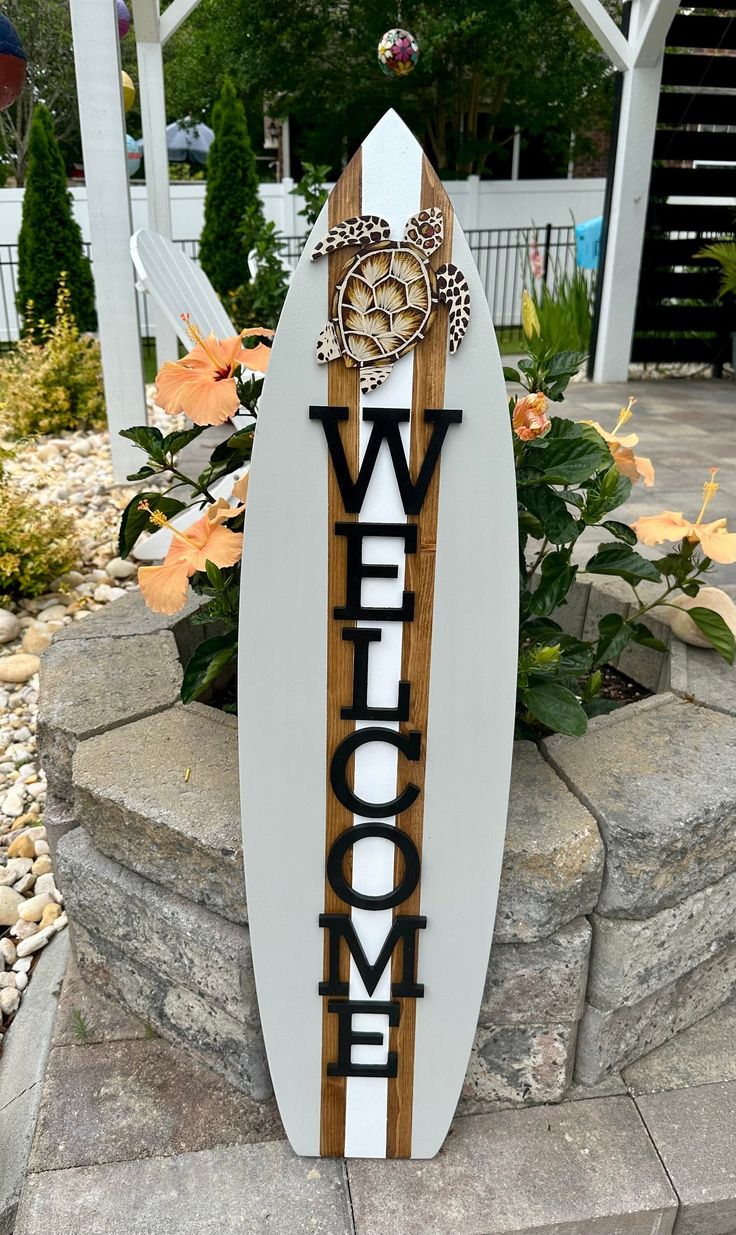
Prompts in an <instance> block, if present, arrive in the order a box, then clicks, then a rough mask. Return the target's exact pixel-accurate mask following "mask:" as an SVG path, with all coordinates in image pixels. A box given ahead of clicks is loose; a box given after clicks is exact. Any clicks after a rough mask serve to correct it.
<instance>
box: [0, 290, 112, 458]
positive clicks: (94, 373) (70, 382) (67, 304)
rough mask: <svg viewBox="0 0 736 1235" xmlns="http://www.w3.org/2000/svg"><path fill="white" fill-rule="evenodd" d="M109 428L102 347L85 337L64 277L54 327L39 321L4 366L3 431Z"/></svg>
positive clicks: (0, 385)
mask: <svg viewBox="0 0 736 1235" xmlns="http://www.w3.org/2000/svg"><path fill="white" fill-rule="evenodd" d="M104 423H105V398H104V392H103V387H102V364H101V360H100V345H99V343H98V342H97V341H96V340H95V339H91V338H89V337H87V336H83V335H80V333H79V328H78V326H77V323H76V321H75V319H74V317H73V316H72V312H71V292H70V289H69V286H68V283H67V279H66V276H65V275H64V274H63V273H62V274H61V275H60V282H59V288H58V292H57V297H56V306H55V312H54V316H53V320H52V322H51V323H49V322H47V321H44V320H43V319H41V320H39V321H38V322H36V324H35V329H34V332H33V334H30V333H29V334H28V335H26V336H25V338H23V339H21V340H20V342H19V344H18V346H17V348H15V350H14V351H12V352H10V353H9V355H8V357H7V358H6V359H4V360H2V361H0V429H1V430H2V432H3V433H4V434H5V435H6V436H7V437H11V438H19V437H30V436H33V435H35V434H39V433H59V432H61V431H62V430H64V429H85V428H92V427H101V426H103V425H104Z"/></svg>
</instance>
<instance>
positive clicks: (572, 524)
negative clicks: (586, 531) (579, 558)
mask: <svg viewBox="0 0 736 1235" xmlns="http://www.w3.org/2000/svg"><path fill="white" fill-rule="evenodd" d="M584 526H585V525H584V524H583V523H579V522H578V520H577V519H573V518H572V516H571V515H570V514H568V512H567V511H564V513H563V512H562V511H555V513H554V514H551V515H550V516H549V518H548V519H545V521H544V534H545V536H546V538H547V540H549V541H550V543H551V544H553V545H569V544H572V542H573V541H574V540H577V538H578V536H579V535H580V533H581V532H582V530H583V528H584Z"/></svg>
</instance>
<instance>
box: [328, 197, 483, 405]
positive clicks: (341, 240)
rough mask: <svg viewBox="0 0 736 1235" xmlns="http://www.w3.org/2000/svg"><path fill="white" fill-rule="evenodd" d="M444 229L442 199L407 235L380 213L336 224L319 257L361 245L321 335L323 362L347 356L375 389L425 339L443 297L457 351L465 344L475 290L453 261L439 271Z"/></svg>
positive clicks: (364, 386)
mask: <svg viewBox="0 0 736 1235" xmlns="http://www.w3.org/2000/svg"><path fill="white" fill-rule="evenodd" d="M443 235H444V220H443V218H442V211H441V210H440V209H439V208H438V207H436V206H431V207H428V208H427V209H426V210H420V211H419V213H418V214H414V215H412V217H411V218H410V219H409V220H408V222H407V224H406V228H405V229H404V238H403V240H391V239H390V237H391V228H390V225H389V224H388V223H387V222H386V220H385V219H382V218H380V217H379V216H378V215H375V214H364V215H358V216H356V217H355V218H352V219H344V220H343V222H342V223H337V224H336V225H335V226H334V227H331V228H330V230H329V231H328V233H327V235H326V236H325V237H324V238H323V239H322V240H320V242H319V244H318V245H317V246H316V247H315V249H314V250H313V252H312V261H315V260H316V259H317V258H319V257H324V256H325V255H326V254H328V253H334V252H335V251H336V250H338V249H343V248H347V247H348V246H356V247H357V249H358V252H357V253H356V254H355V256H354V257H352V258H350V260H349V261H348V262H347V263H346V265H345V266H344V267H343V269H342V271H341V272H340V275H339V277H338V280H337V284H336V287H335V295H334V299H333V302H332V317H331V318H330V320H329V321H328V323H327V325H326V326H325V328H324V330H322V332H321V334H320V336H319V338H318V339H317V360H318V361H319V363H320V364H327V363H328V362H329V361H331V360H337V358H338V357H339V356H342V358H343V360H344V362H345V364H346V365H347V366H348V367H349V368H355V367H356V366H357V368H359V369H360V388H361V390H362V392H363V394H368V393H369V392H370V391H371V390H375V389H376V387H377V386H380V385H381V384H382V382H385V381H386V378H387V377H388V376H389V374H390V372H391V370H392V368H393V366H394V364H395V363H396V361H397V360H399V358H400V357H401V356H405V355H406V353H407V352H410V351H411V350H412V348H414V347H416V345H417V343H418V342H419V341H420V339H423V338H424V336H425V335H426V333H427V331H428V330H429V328H430V326H431V324H432V321H433V320H434V316H435V312H436V309H437V305H438V303H439V304H444V305H447V308H448V311H449V315H450V322H449V326H450V352H451V353H452V352H456V351H457V349H458V347H459V346H460V344H461V343H462V340H463V337H464V335H465V331H466V330H467V328H468V321H469V320H470V290H469V288H468V284H467V282H466V280H465V276H464V275H463V274H462V272H461V271H460V270H458V268H457V266H453V265H452V263H451V262H446V263H445V264H444V265H443V266H440V267H439V269H438V270H433V268H432V267H431V266H430V264H429V258H430V256H431V254H432V253H434V252H435V251H436V250H437V249H438V248H439V247H440V245H441V244H442V239H443Z"/></svg>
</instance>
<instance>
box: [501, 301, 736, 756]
mask: <svg viewBox="0 0 736 1235" xmlns="http://www.w3.org/2000/svg"><path fill="white" fill-rule="evenodd" d="M522 315H523V320H524V328H525V334H526V338H527V345H528V355H527V356H526V357H524V358H523V359H522V360H521V361H520V362H519V367H518V369H506V370H505V371H504V372H505V374H506V376H507V378H508V379H510V380H512V381H518V382H521V384H522V385H523V386H525V388H526V390H527V391H528V393H527V394H526V395H524V396H522V397H516V396H512V397H511V399H510V400H509V410H510V412H511V418H512V427H513V430H514V456H515V461H516V484H517V499H518V512H519V545H520V550H521V552H520V555H519V567H520V568H519V575H520V578H519V585H520V614H519V664H518V696H517V736H519V737H528V738H532V739H534V738H536V737H538V736H539V734H540V732H544V731H545V730H552V731H553V732H557V733H567V734H570V735H573V736H576V735H578V734H582V733H585V730H586V728H587V723H588V717H589V716H594V715H597V714H598V713H600V712H604V711H609V710H611V709H612V708H613V707H615V706H617V705H616V704H615V703H613V702H612V701H609V700H605V699H601V698H600V691H601V686H602V672H601V671H602V668H603V666H605V665H606V664H607V663H608V662H609V661H613V660H615V659H616V657H618V656H620V654H621V652H622V651H623V650H624V648H625V647H627V646H628V645H629V644H630V643H638V644H641V645H642V646H644V647H648V648H653V649H655V650H657V651H660V652H664V651H665V647H664V645H663V644H662V643H660V642H659V640H657V639H656V638H655V637H654V635H653V634H652V632H651V631H650V629H649V628H648V626H647V625H646V624H645V623H644V622H643V621H642V620H641V619H642V618H643V617H644V616H645V615H646V614H647V613H649V612H650V611H651V610H652V609H654V608H655V607H657V606H659V605H665V606H667V605H668V604H670V603H671V598H672V597H673V596H675V595H677V594H682V593H684V594H685V595H686V596H697V594H698V591H699V590H700V587H701V585H702V576H703V575H705V574H706V573H707V572H708V570H709V569H710V567H711V565H712V561H711V558H710V557H708V555H707V552H706V549H708V548H709V547H710V546H711V544H715V543H717V540H718V528H717V525H710V524H703V523H702V519H703V515H704V513H705V510H706V508H707V506H708V505H709V503H710V501H711V500H712V498H713V497H714V496H715V493H716V490H717V489H718V485H717V484H716V483H715V482H714V481H713V479H712V477H711V480H709V481H706V483H705V486H704V492H703V505H702V509H701V511H700V514H699V516H698V517H697V519H696V520H695V521H694V522H690V521H688V520H685V519H682V518H681V517H680V516H677V515H675V516H674V517H672V516H671V512H664V514H663V515H661V516H646V517H644V518H642V519H639V520H638V521H637V523H635V524H633V525H631V526H630V525H629V524H628V523H623V522H621V521H619V520H617V519H616V518H612V517H611V516H612V515H613V513H614V511H616V509H617V508H618V507H619V506H621V505H622V504H623V503H624V502H625V501H626V499H627V498H628V496H629V494H630V492H631V487H632V483H635V482H636V481H638V480H640V479H644V480H645V481H646V482H647V483H650V484H651V483H652V482H653V480H654V470H653V468H652V466H651V462H650V460H649V459H646V458H639V457H637V456H635V455H634V452H633V447H634V446H635V445H636V444H637V442H638V438H637V436H636V434H625V435H621V434H620V432H619V431H620V430H621V429H622V428H623V426H624V425H625V424H627V422H628V421H629V420H630V418H631V415H632V412H631V406H632V404H633V402H634V400H630V401H629V406H628V407H626V408H623V409H622V410H621V413H620V415H619V418H618V422H617V424H616V425H615V427H614V428H613V430H612V432H610V433H607V432H606V431H605V430H603V428H602V427H601V426H600V425H598V424H597V423H596V422H594V421H582V422H580V423H575V422H574V421H571V420H567V419H563V418H562V417H557V416H548V415H547V412H548V400H551V401H553V402H560V401H561V400H562V399H563V398H564V392H565V389H566V387H567V385H568V383H569V381H570V379H571V377H572V376H573V375H574V374H575V373H576V372H577V369H578V368H579V366H580V365H581V364H582V362H583V360H584V359H585V355H584V353H582V352H578V353H573V352H562V353H557V352H555V350H554V348H553V346H551V345H550V344H549V343H548V341H547V339H546V338H545V335H544V329H543V327H542V325H541V319H540V318H539V316H538V315H537V312H536V309H535V307H534V305H533V302H532V300H531V298H530V297H529V296H528V294H526V293H525V302H524V306H523V309H522ZM715 470H717V469H715ZM673 520H674V521H673ZM724 522H725V520H724ZM653 525H655V526H653ZM587 528H596V529H597V530H600V534H601V536H606V537H607V538H608V539H607V540H605V541H603V542H602V543H600V544H599V545H598V548H597V550H596V551H595V553H593V554H592V555H591V556H590V558H589V560H588V561H587V563H586V565H585V566H584V567H582V568H580V569H582V570H583V571H585V572H586V573H587V574H589V575H605V576H609V577H613V578H618V579H623V580H624V581H625V582H626V583H627V584H628V585H629V586H630V588H631V602H632V603H631V611H630V612H629V614H628V616H627V617H625V618H624V617H623V616H622V615H621V614H618V613H609V614H606V615H605V616H604V617H602V618H601V619H600V621H599V623H598V632H597V634H596V636H595V637H594V638H592V639H577V638H574V637H573V636H571V635H568V634H566V633H565V632H564V631H563V628H562V626H561V625H560V624H559V622H557V621H556V620H555V617H554V616H553V615H554V614H555V613H556V612H557V611H558V610H559V609H560V607H561V606H563V605H564V604H565V603H566V600H567V596H568V593H569V591H570V588H571V587H572V585H573V582H574V580H575V577H576V575H577V574H578V571H579V567H578V566H577V565H576V564H574V563H573V554H574V551H575V546H576V544H577V542H578V540H579V538H580V537H581V536H582V534H583V532H585V531H586V529H587ZM722 531H723V529H722V528H721V532H722ZM714 532H715V535H714ZM727 539H728V538H727ZM639 540H641V542H642V543H644V544H648V545H652V544H655V543H660V542H661V541H662V540H667V541H671V542H673V544H672V546H671V550H670V552H665V553H663V555H662V556H661V557H658V558H655V559H654V560H650V559H648V558H645V557H644V556H642V554H640V553H638V552H637V551H636V548H635V546H636V545H637V542H638V541H639ZM715 551H716V550H715V548H713V549H712V552H715ZM724 551H725V553H724ZM719 552H720V556H719V558H718V560H719V561H722V562H725V561H733V560H734V557H733V555H731V554H729V552H728V546H727V545H726V544H724V543H723V542H721V545H720V548H719ZM643 582H647V583H650V584H652V583H654V584H657V586H658V591H657V595H656V596H655V598H654V599H650V600H647V601H645V600H644V599H643V598H642V596H640V594H639V592H638V591H637V588H638V587H639V585H640V584H641V583H643ZM689 613H690V617H691V618H692V619H693V621H694V622H695V623H696V625H697V626H698V628H699V629H700V630H701V632H702V633H703V634H704V635H705V636H706V638H707V639H708V640H709V641H710V642H711V644H712V646H713V647H714V648H715V649H716V651H718V653H719V654H720V655H721V656H723V658H724V659H725V660H726V661H728V663H729V664H733V661H734V653H735V652H736V645H735V643H734V638H733V635H732V634H731V631H730V630H729V628H728V626H727V625H726V623H725V622H724V621H723V619H722V618H721V617H720V616H719V615H718V614H716V613H714V612H713V611H711V610H709V609H704V608H695V609H691V610H689Z"/></svg>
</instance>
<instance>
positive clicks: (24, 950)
mask: <svg viewBox="0 0 736 1235" xmlns="http://www.w3.org/2000/svg"><path fill="white" fill-rule="evenodd" d="M55 927H56V923H54V924H53V925H52V926H47V927H45V928H44V930H42V931H37V932H36V934H35V935H32V936H31V937H30V938H29V939H23V940H22V942H21V943H19V944H18V956H19V957H20V958H21V959H22V958H23V957H24V956H30V955H31V954H32V953H33V952H39V951H40V950H41V948H43V947H45V946H46V944H47V943H48V941H49V939H50V938H51V936H52V935H55V934H56V929H55Z"/></svg>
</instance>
